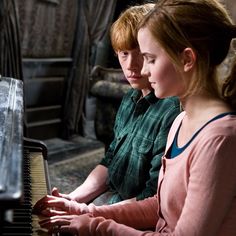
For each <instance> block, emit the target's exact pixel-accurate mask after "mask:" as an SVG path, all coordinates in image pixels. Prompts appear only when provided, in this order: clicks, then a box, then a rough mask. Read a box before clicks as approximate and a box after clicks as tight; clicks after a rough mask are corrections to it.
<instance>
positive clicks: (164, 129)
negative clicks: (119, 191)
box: [136, 104, 180, 200]
mask: <svg viewBox="0 0 236 236" xmlns="http://www.w3.org/2000/svg"><path fill="white" fill-rule="evenodd" d="M179 113H180V108H179V105H178V104H174V105H172V106H169V107H168V109H166V111H165V115H164V116H163V119H162V121H161V124H160V129H159V131H158V133H157V135H156V139H155V142H154V147H153V157H152V160H151V168H150V170H149V177H150V178H149V179H148V180H147V182H146V185H145V188H144V189H143V191H142V192H140V194H138V195H137V196H136V199H137V200H142V199H145V198H147V197H151V196H153V195H154V194H156V190H157V182H158V176H159V172H160V168H161V159H162V156H163V154H164V151H165V147H166V142H167V136H168V133H169V130H170V128H171V125H172V123H173V121H174V119H175V118H176V117H177V116H178V115H179Z"/></svg>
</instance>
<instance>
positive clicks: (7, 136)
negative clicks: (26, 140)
mask: <svg viewBox="0 0 236 236" xmlns="http://www.w3.org/2000/svg"><path fill="white" fill-rule="evenodd" d="M23 109H24V106H23V83H22V81H21V80H17V79H13V78H8V77H1V78H0V207H1V208H2V207H8V206H6V205H4V203H8V204H9V203H10V204H11V203H14V202H16V201H18V200H19V199H20V198H21V195H22V161H23V159H22V158H23V146H22V142H23ZM8 204H7V205H8Z"/></svg>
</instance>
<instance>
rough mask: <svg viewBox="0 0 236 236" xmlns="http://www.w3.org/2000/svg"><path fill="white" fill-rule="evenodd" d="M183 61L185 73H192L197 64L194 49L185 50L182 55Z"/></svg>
mask: <svg viewBox="0 0 236 236" xmlns="http://www.w3.org/2000/svg"><path fill="white" fill-rule="evenodd" d="M181 61H182V63H183V68H184V71H185V72H188V71H190V70H191V69H192V68H193V67H194V65H195V62H196V54H195V52H194V51H193V49H192V48H185V49H184V50H183V52H182V53H181Z"/></svg>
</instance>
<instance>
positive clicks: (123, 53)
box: [120, 51, 128, 56]
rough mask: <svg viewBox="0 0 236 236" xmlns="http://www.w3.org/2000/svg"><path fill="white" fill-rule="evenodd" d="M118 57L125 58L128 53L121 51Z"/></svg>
mask: <svg viewBox="0 0 236 236" xmlns="http://www.w3.org/2000/svg"><path fill="white" fill-rule="evenodd" d="M120 55H121V56H127V55H128V52H126V51H121V52H120Z"/></svg>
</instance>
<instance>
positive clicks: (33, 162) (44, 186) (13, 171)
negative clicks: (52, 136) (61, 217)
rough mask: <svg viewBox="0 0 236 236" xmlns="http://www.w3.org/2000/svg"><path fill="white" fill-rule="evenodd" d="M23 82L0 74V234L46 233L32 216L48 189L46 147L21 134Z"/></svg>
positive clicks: (24, 235) (25, 235) (16, 235)
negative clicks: (35, 206)
mask: <svg viewBox="0 0 236 236" xmlns="http://www.w3.org/2000/svg"><path fill="white" fill-rule="evenodd" d="M23 117H24V99H23V82H22V81H21V80H17V79H14V78H8V77H0V236H28V235H42V236H44V235H48V233H47V232H46V231H44V230H43V229H41V228H40V226H39V225H38V220H39V219H38V216H35V215H32V207H33V205H34V203H35V202H36V201H37V200H38V199H40V198H41V197H43V196H45V194H47V193H48V192H49V191H50V181H49V174H48V165H47V147H46V145H45V144H44V143H43V142H42V141H39V140H34V139H28V138H25V137H24V128H23V127H24V125H23V119H24V118H23Z"/></svg>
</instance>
